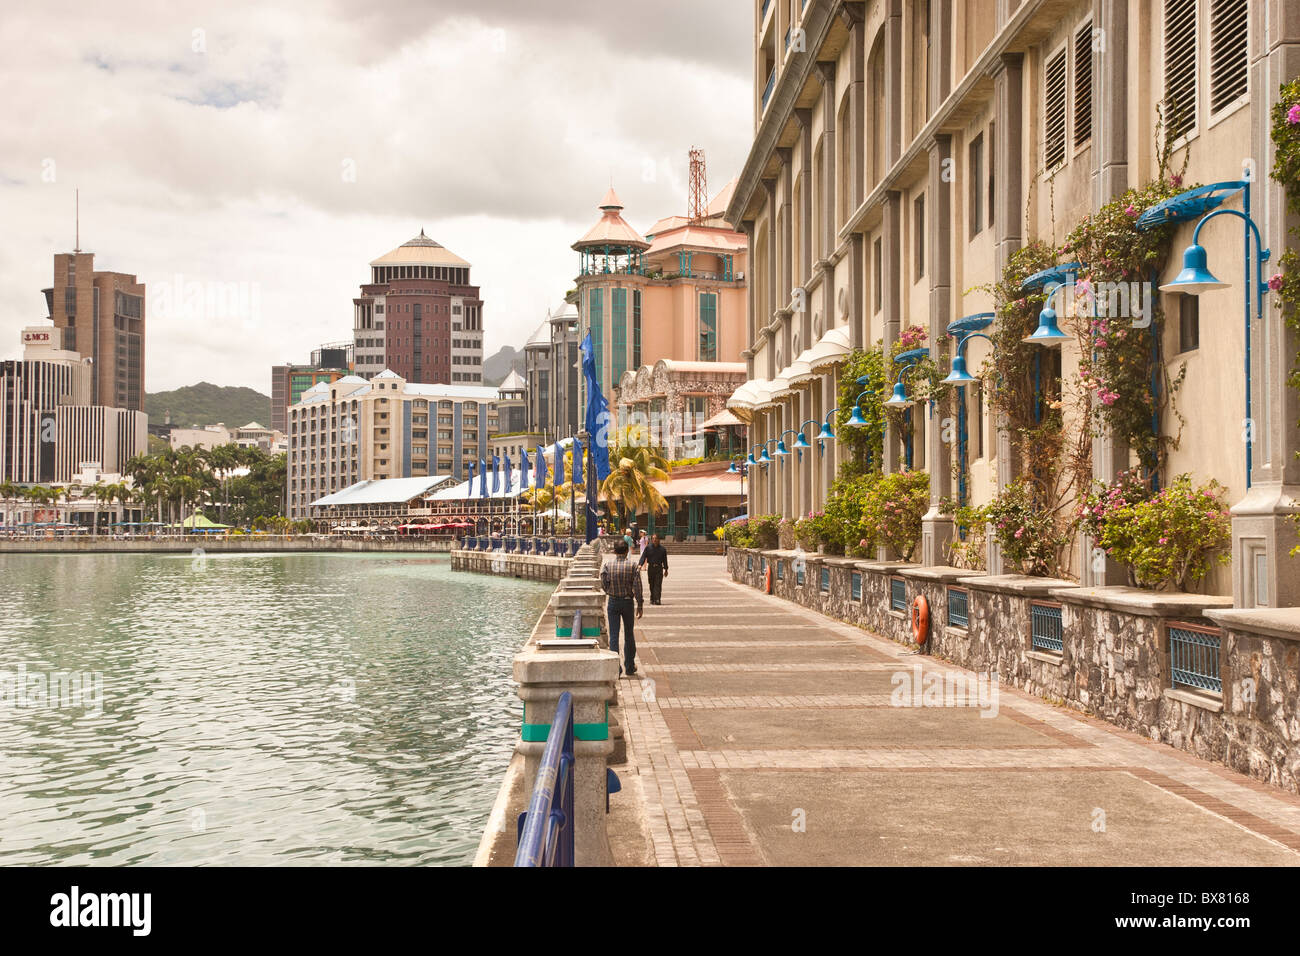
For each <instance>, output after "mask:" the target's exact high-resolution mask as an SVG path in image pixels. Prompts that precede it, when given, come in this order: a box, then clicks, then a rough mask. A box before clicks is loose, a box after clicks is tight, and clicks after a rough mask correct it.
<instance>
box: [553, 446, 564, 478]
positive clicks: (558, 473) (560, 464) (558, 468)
mask: <svg viewBox="0 0 1300 956" xmlns="http://www.w3.org/2000/svg"><path fill="white" fill-rule="evenodd" d="M554 455H555V461H554V464H553V465H552V466H551V470H552V471H553V472H554V473H555V483H556V484H557V485H562V484H564V449H563V448H561V447H560V440H559V439H558V438H557V439H556V440H555V451H554Z"/></svg>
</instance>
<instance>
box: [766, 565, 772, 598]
mask: <svg viewBox="0 0 1300 956" xmlns="http://www.w3.org/2000/svg"><path fill="white" fill-rule="evenodd" d="M767 593H768V594H771V593H772V565H771V564H770V563H769V564H768V566H767Z"/></svg>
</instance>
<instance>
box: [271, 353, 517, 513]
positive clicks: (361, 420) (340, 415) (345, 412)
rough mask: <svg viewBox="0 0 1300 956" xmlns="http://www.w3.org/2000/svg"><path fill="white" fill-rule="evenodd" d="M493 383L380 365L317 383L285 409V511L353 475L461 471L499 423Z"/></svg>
mask: <svg viewBox="0 0 1300 956" xmlns="http://www.w3.org/2000/svg"><path fill="white" fill-rule="evenodd" d="M497 396H498V392H497V390H496V389H495V388H490V387H484V386H482V385H446V384H428V383H419V382H408V381H406V379H404V378H402V377H401V376H400V375H398V374H397V373H396V372H393V371H390V370H388V369H385V370H383V371H381V372H380V373H379V374H377V375H375V376H374V377H373V378H372V379H371V380H370V381H369V382H367V381H366V380H365V379H363V378H361V377H360V376H357V375H347V376H344V377H343V378H341V379H339V380H338V381H336V382H330V383H324V382H322V383H321V384H319V385H314V386H312V387H311V388H309V389H308V390H307V391H306V392H305V393H303V396H302V401H300V402H299V403H298V404H297V405H294V406H293V407H291V408H290V409H289V457H288V476H287V482H288V505H289V516H290V517H292V518H305V517H307V516H308V508H309V506H310V505H311V503H312V502H313V501H315V500H316V499H318V498H321V497H323V496H325V495H328V494H331V493H333V492H335V491H339V490H340V489H342V488H346V487H348V486H349V485H354V484H356V483H357V482H358V481H369V480H381V479H386V478H413V477H420V476H424V475H450V476H452V477H455V478H461V477H464V475H465V474H466V469H465V466H466V465H467V464H468V463H469V462H477V461H479V460H480V459H481V458H484V457H486V456H487V454H488V444H487V441H488V436H489V435H491V434H493V433H495V432H496V431H497V430H498V420H497V410H496V401H497Z"/></svg>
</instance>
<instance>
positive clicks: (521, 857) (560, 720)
mask: <svg viewBox="0 0 1300 956" xmlns="http://www.w3.org/2000/svg"><path fill="white" fill-rule="evenodd" d="M515 866H573V695H572V694H570V693H569V692H568V691H567V690H566V691H565V692H564V693H563V694H561V695H560V699H559V700H558V701H556V704H555V719H554V720H553V721H551V730H550V733H548V734H547V735H546V749H544V750H543V751H542V762H541V765H540V766H539V767H538V768H537V779H536V780H535V781H534V782H533V795H532V797H531V798H530V799H529V801H528V809H527V810H526V811H524V812H523V813H521V814H519V849H518V850H516V851H515Z"/></svg>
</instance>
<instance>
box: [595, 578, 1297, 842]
mask: <svg viewBox="0 0 1300 956" xmlns="http://www.w3.org/2000/svg"><path fill="white" fill-rule="evenodd" d="M647 597H648V593H647ZM637 649H638V658H639V661H640V663H639V665H638V666H639V674H638V675H637V677H635V678H631V679H626V678H625V679H623V680H620V681H619V707H618V716H619V720H620V721H621V723H622V725H623V728H624V742H625V744H626V752H627V753H626V762H625V763H622V764H616V765H614V769H615V771H616V772H617V773H618V774H619V776H620V778H621V780H622V782H623V792H622V793H620V794H617V795H615V796H614V797H613V802H614V804H615V807H614V812H613V814H612V815H611V818H610V839H611V844H612V846H613V850H614V854H615V859H616V861H617V863H618V864H619V865H623V866H637V865H651V866H653V865H660V866H675V865H742V866H743V865H773V866H780V865H873V864H875V865H960V864H992V865H999V864H1002V865H1029V864H1058V865H1084V866H1109V865H1125V866H1134V865H1296V864H1300V798H1297V797H1295V796H1293V795H1291V794H1289V793H1286V792H1285V791H1281V790H1278V789H1276V788H1273V787H1269V786H1267V785H1264V784H1262V783H1259V782H1257V781H1254V780H1252V779H1250V778H1248V777H1244V776H1242V775H1240V774H1236V773H1233V772H1232V771H1229V770H1227V769H1225V768H1222V767H1219V766H1217V765H1214V764H1210V763H1207V762H1205V761H1202V760H1198V759H1196V758H1194V757H1191V756H1189V755H1187V754H1184V753H1182V752H1180V751H1176V750H1173V749H1172V748H1169V747H1166V746H1164V745H1160V744H1154V743H1151V742H1150V741H1147V740H1145V739H1143V738H1141V737H1139V736H1136V735H1134V734H1130V733H1127V732H1124V731H1121V730H1119V729H1117V728H1115V727H1113V726H1111V725H1108V724H1105V723H1103V722H1101V721H1097V720H1093V719H1090V718H1086V717H1084V716H1082V715H1080V714H1078V713H1076V712H1073V711H1069V710H1065V709H1062V708H1058V707H1054V706H1052V705H1051V704H1049V703H1048V702H1046V701H1043V700H1040V699H1038V698H1034V697H1030V696H1027V695H1025V694H1023V693H1021V692H1019V691H1016V690H1014V689H1010V688H1007V687H1005V686H1000V687H998V688H997V697H996V706H989V703H990V702H989V701H988V700H987V699H986V700H984V701H983V702H982V703H983V704H984V706H981V702H980V701H978V700H974V701H972V702H971V703H972V705H971V706H917V705H918V704H921V703H923V702H924V698H923V697H922V694H921V693H920V691H919V689H918V690H917V692H916V693H915V695H913V694H911V693H907V694H902V693H900V692H897V691H896V686H897V684H898V683H899V682H901V681H902V680H904V679H906V680H907V681H915V679H916V677H917V675H921V676H922V683H923V684H928V683H929V682H930V681H932V680H933V679H934V678H932V677H930V676H929V675H933V674H938V675H941V676H942V677H943V678H944V680H945V681H946V682H947V683H948V684H949V685H951V686H953V687H959V686H972V685H971V681H973V680H974V678H975V677H976V675H973V674H971V673H970V672H967V671H963V670H961V669H959V668H954V667H950V666H947V665H945V664H944V663H943V662H942V661H938V660H936V659H934V658H931V657H928V656H924V655H918V654H914V653H910V652H909V651H908V650H907V649H905V648H904V647H903V646H901V645H899V644H895V643H893V642H891V641H887V640H883V639H881V638H877V637H875V636H873V635H871V634H869V633H867V632H865V631H862V630H860V629H858V628H856V627H852V626H850V625H847V624H840V623H838V622H835V621H832V620H829V619H828V618H825V617H822V616H821V615H819V614H816V613H814V612H812V611H808V610H806V609H804V608H800V607H798V606H796V605H794V604H791V603H789V602H787V601H784V600H782V599H780V598H775V597H770V596H768V595H765V594H761V593H759V592H758V591H756V590H754V589H752V588H748V587H745V586H743V585H739V584H735V583H733V582H732V581H731V580H730V578H729V577H728V575H727V572H726V566H725V564H724V559H723V558H721V557H714V556H707V557H706V556H698V557H697V556H680V557H678V556H674V557H672V559H671V573H670V575H669V577H668V579H667V580H666V582H665V586H664V604H663V605H662V606H651V605H649V604H648V603H647V605H646V608H645V617H644V618H643V619H642V620H641V621H639V622H638V623H637ZM917 668H920V670H917ZM899 674H904V675H906V678H899V677H896V676H895V675H899ZM638 678H639V679H638ZM986 689H987V687H986ZM900 698H902V699H901V700H900ZM900 704H906V706H903V705H900ZM984 714H990V716H984Z"/></svg>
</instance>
